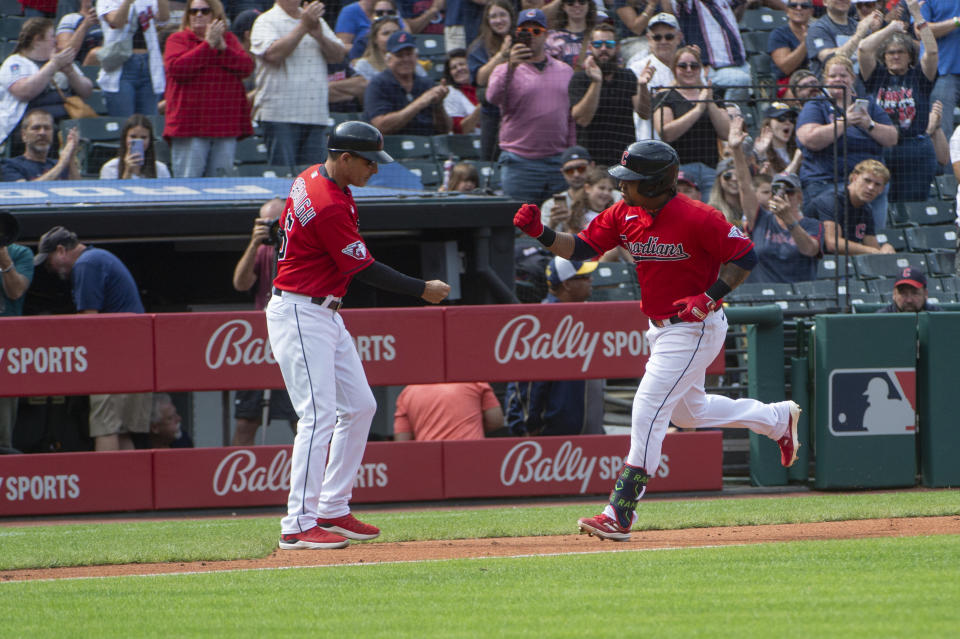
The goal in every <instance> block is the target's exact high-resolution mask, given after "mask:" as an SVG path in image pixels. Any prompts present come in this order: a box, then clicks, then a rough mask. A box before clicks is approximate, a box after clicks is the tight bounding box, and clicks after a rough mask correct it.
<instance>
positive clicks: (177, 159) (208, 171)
mask: <svg viewBox="0 0 960 639" xmlns="http://www.w3.org/2000/svg"><path fill="white" fill-rule="evenodd" d="M236 148H237V138H171V144H170V161H171V163H172V164H173V166H171V167H170V170H171V171H173V177H178V178H198V177H224V176H225V175H228V174H229V173H230V169H232V168H233V159H234V151H236Z"/></svg>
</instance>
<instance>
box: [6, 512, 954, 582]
mask: <svg viewBox="0 0 960 639" xmlns="http://www.w3.org/2000/svg"><path fill="white" fill-rule="evenodd" d="M958 534H960V516H949V517H915V518H902V519H865V520H854V521H838V522H825V523H812V524H786V525H771V526H731V527H723V528H688V529H683V530H657V531H642V532H634V534H633V539H631V540H630V541H628V542H624V543H617V542H610V541H600V540H598V539H596V538H593V537H587V536H585V535H561V536H552V537H499V538H493V539H460V540H448V541H412V542H400V543H382V544H378V543H362V544H353V545H351V546H349V547H347V548H343V549H340V550H287V551H283V550H277V551H274V552H273V553H272V554H271V555H270V556H269V557H265V558H263V559H250V560H243V561H218V562H210V561H207V562H188V563H163V564H123V565H113V566H82V567H76V568H47V569H30V570H11V571H5V572H0V581H5V582H6V581H27V580H35V579H70V578H74V579H76V578H91V577H115V576H123V575H160V574H176V573H194V572H213V571H221V570H269V569H275V568H292V567H311V566H336V565H346V564H364V565H368V564H379V563H392V562H404V561H429V560H442V559H464V558H483V557H517V556H533V555H553V554H566V553H592V552H613V551H640V550H654V549H667V548H685V547H695V546H723V545H738V544H760V543H771V542H782V541H812V540H827V539H854V538H863V537H912V536H923V535H958Z"/></svg>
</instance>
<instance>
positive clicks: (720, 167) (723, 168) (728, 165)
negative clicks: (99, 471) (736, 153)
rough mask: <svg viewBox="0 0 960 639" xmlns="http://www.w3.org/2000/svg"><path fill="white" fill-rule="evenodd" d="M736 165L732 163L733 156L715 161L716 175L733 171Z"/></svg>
mask: <svg viewBox="0 0 960 639" xmlns="http://www.w3.org/2000/svg"><path fill="white" fill-rule="evenodd" d="M735 168H736V167H735V166H734V164H733V158H723V159H722V160H720V161H719V162H717V175H718V176H719V175H720V174H721V173H725V172H727V171H733V170H734V169H735Z"/></svg>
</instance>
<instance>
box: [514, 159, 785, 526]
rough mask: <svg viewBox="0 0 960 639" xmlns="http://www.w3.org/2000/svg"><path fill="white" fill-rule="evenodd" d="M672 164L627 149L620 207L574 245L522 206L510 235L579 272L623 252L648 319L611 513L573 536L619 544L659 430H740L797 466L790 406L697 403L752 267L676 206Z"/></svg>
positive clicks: (740, 246)
mask: <svg viewBox="0 0 960 639" xmlns="http://www.w3.org/2000/svg"><path fill="white" fill-rule="evenodd" d="M679 165H680V161H679V158H678V157H677V153H676V151H674V150H673V148H672V147H671V146H670V145H668V144H665V143H664V142H660V141H659V140H643V141H640V142H634V143H633V144H631V145H630V146H629V147H628V148H627V150H626V151H624V153H623V156H622V157H621V159H620V164H619V165H616V166H613V167H610V169H609V171H610V174H611V175H612V176H614V177H615V178H617V179H619V180H620V191H621V193H623V200H621V201H620V202H618V203H616V204H614V205H613V206H611V207H610V208H608V209H607V210H605V211H604V212H603V213H601V214H600V215H599V216H598V217H597V218H596V219H594V220H593V222H591V223H590V225H589V226H588V227H587V228H586V229H584V230H583V231H581V232H580V233H579V234H578V235H576V236H574V235H571V234H569V233H557V232H556V231H554V230H553V229H551V228H549V227H546V228H545V227H544V226H543V224H542V223H541V222H540V211H539V210H538V209H537V207H536V206H535V205H532V204H524V205H523V206H521V207H520V209H519V210H518V211H517V213H516V215H515V216H514V220H513V223H514V225H515V226H517V227H519V228H520V229H522V230H523V232H524V233H526V234H527V235H530V236H531V237H535V238H537V239H538V240H540V242H541V243H542V244H543V245H544V246H546V247H547V248H548V249H550V251H551V252H553V253H554V254H555V255H559V256H561V257H565V258H567V259H573V260H586V259H591V258H594V257H596V256H598V255H603V254H604V253H606V252H607V251H609V250H610V249H612V248H614V247H616V246H623V247H624V248H626V249H627V250H628V251H630V254H631V255H633V259H634V261H635V262H636V264H637V278H638V279H639V282H640V290H641V291H643V301H642V304H643V310H644V313H646V315H647V316H648V317H649V318H650V329H649V331H648V332H647V339H648V340H649V341H650V359H649V360H648V361H647V368H646V372H645V373H644V375H643V378H642V379H641V380H640V386H639V388H637V394H636V396H635V397H634V400H633V415H632V419H631V422H632V425H631V433H630V452H629V454H628V455H627V460H626V462H627V463H626V465H625V466H624V468H623V470H622V471H621V473H620V476H619V477H618V478H617V481H616V484H615V485H614V488H613V491H612V492H611V493H610V503H609V504H608V505H607V506H606V507H605V508H604V509H603V512H602V513H600V514H599V515H597V516H596V517H585V518H583V519H580V520H579V521H578V522H577V523H578V526H579V528H580V532H584V533H587V534H588V535H595V536H597V537H599V538H601V539H613V540H617V541H626V540H628V539H630V528H631V527H632V526H633V523H634V522H635V521H636V512H635V511H636V508H637V503H638V501H639V500H640V498H641V497H643V494H644V492H645V491H646V487H647V481H648V480H649V479H650V477H651V476H652V475H653V474H654V473H655V472H656V470H657V467H658V466H659V465H660V448H661V445H662V444H663V437H664V434H665V433H666V432H667V426H668V425H669V423H670V421H671V420H673V422H674V423H675V424H676V425H677V426H680V427H681V428H749V429H750V430H752V431H753V432H755V433H759V434H762V435H766V436H767V437H769V438H771V439H773V440H776V441H777V443H778V444H779V445H780V452H781V463H782V464H783V465H784V466H790V465H792V464H793V462H794V461H796V459H797V455H796V451H797V448H798V446H799V442H798V441H797V419H798V418H799V416H800V407H799V406H797V404H796V403H794V402H789V401H788V402H778V403H776V404H764V403H762V402H759V401H757V400H754V399H736V400H735V399H730V398H728V397H723V396H720V395H707V394H706V393H705V392H704V387H703V384H704V375H705V372H706V369H707V366H708V365H709V364H710V362H712V361H713V360H714V358H716V356H717V353H718V352H719V351H720V349H721V348H722V346H723V340H724V337H725V336H726V332H727V318H726V317H725V316H724V313H723V309H722V306H721V302H722V298H723V296H724V295H726V294H727V293H729V292H730V291H731V290H733V289H734V288H736V287H737V286H739V285H740V284H742V283H743V281H744V280H745V279H746V278H747V275H749V273H750V270H751V269H752V268H753V267H754V266H755V265H756V263H757V257H756V254H755V253H754V250H753V242H751V241H750V240H749V239H748V238H747V237H745V236H744V235H743V234H742V233H741V232H740V231H739V230H738V229H737V228H736V227H734V226H732V225H730V224H729V223H728V222H726V220H724V218H723V215H722V214H721V213H720V212H719V211H717V210H716V209H714V208H712V207H710V206H708V205H706V204H702V203H700V202H697V201H695V200H691V199H690V198H688V197H686V196H685V195H682V194H680V195H678V194H677V173H678V171H679Z"/></svg>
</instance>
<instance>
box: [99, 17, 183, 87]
mask: <svg viewBox="0 0 960 639" xmlns="http://www.w3.org/2000/svg"><path fill="white" fill-rule="evenodd" d="M122 5H123V0H97V17H98V18H100V29H101V30H102V31H103V45H104V46H108V45H110V44H112V43H113V42H115V41H117V40H121V39H124V38H126V39H129V40H131V41H132V40H133V34H134V31H135V30H136V26H137V23H138V22H139V20H140V17H142V18H143V19H144V20H147V18H148V16H149V17H150V19H149V22H148V23H147V30H146V31H144V32H143V40H144V42H145V43H146V45H147V59H148V60H149V62H150V84H151V85H152V86H153V92H154V94H156V95H157V96H158V98H159V96H162V95H163V91H164V89H165V88H166V84H167V81H166V76H165V75H164V72H163V51H162V50H161V49H160V40H159V39H158V38H157V19H156V17H154V16H156V15H157V12H158V11H159V10H160V9H159V7H158V6H157V0H134V1H133V4H132V5H131V6H130V13H129V15H128V16H127V24H125V25H124V26H123V27H122V28H120V29H111V28H110V24H109V23H108V22H107V18H106V15H107V14H108V13H110V12H111V11H116V10H117V9H119V8H120V7H121V6H122ZM122 73H123V67H120V68H119V69H114V70H113V71H105V70H104V69H100V73H99V75H97V84H98V85H100V88H101V89H103V90H104V91H106V92H107V93H117V92H118V91H120V75H121V74H122Z"/></svg>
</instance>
